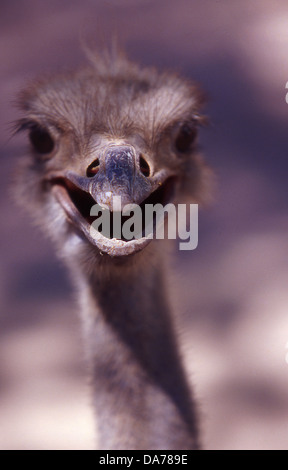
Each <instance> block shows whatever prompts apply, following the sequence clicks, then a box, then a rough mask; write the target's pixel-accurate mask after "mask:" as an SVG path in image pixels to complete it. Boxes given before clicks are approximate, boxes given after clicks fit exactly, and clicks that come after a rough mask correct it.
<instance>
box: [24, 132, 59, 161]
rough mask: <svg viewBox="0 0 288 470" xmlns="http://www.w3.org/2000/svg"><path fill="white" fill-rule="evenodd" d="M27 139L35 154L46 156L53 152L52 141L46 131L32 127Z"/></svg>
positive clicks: (53, 144)
mask: <svg viewBox="0 0 288 470" xmlns="http://www.w3.org/2000/svg"><path fill="white" fill-rule="evenodd" d="M29 139H30V142H31V144H32V146H33V148H34V150H35V151H36V152H37V153H40V154H41V155H46V154H49V153H51V152H52V151H53V150H54V146H55V143H54V140H53V139H52V137H51V135H50V134H49V132H48V131H47V130H46V129H43V128H41V127H38V126H33V127H31V129H30V132H29Z"/></svg>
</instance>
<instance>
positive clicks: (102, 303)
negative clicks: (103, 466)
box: [82, 261, 197, 449]
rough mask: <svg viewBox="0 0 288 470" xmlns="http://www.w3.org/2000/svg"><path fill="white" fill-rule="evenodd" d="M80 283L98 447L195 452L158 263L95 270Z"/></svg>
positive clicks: (185, 389) (190, 410) (186, 391)
mask: <svg viewBox="0 0 288 470" xmlns="http://www.w3.org/2000/svg"><path fill="white" fill-rule="evenodd" d="M85 281H86V282H85V286H86V288H85V290H86V291H85V293H84V296H83V298H82V303H83V309H82V310H83V314H84V325H85V327H86V328H85V330H86V340H87V346H88V352H89V356H90V364H91V368H92V370H91V374H92V378H93V379H92V380H93V382H92V383H93V404H94V408H95V410H96V417H97V423H98V436H99V448H101V449H193V448H196V447H197V442H196V424H195V421H196V419H195V415H194V407H193V404H192V398H191V397H190V392H189V389H188V386H187V383H186V380H185V376H184V373H183V369H182V365H181V362H180V359H179V356H178V350H177V346H176V344H175V339H174V334H173V329H172V325H171V318H170V312H169V308H168V306H167V303H166V295H165V289H164V285H163V284H164V283H163V277H162V273H161V268H160V266H159V264H158V263H157V266H155V265H154V266H153V265H150V264H148V263H147V261H146V263H144V267H143V263H141V265H140V266H137V264H136V263H135V265H133V267H130V268H127V267H125V266H123V267H117V269H116V271H115V270H114V269H111V270H109V271H108V272H105V274H104V273H103V272H102V273H101V270H99V269H98V270H95V272H93V273H92V274H90V275H89V277H88V279H87V278H86V280H85ZM87 281H88V283H87Z"/></svg>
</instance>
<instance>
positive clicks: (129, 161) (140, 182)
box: [48, 145, 175, 256]
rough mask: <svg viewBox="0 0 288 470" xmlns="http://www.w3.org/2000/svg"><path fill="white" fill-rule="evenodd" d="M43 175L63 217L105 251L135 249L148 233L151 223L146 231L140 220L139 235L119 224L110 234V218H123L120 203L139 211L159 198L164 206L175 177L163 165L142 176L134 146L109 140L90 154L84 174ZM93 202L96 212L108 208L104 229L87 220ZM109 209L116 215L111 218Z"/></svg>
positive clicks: (146, 241)
mask: <svg viewBox="0 0 288 470" xmlns="http://www.w3.org/2000/svg"><path fill="white" fill-rule="evenodd" d="M95 162H96V163H95ZM89 168H90V170H89ZM91 168H92V170H93V171H92V170H91ZM48 179H49V183H50V184H51V185H52V191H53V194H54V196H55V197H56V199H57V201H58V202H59V204H60V205H61V206H62V208H63V209H64V211H65V213H66V216H67V218H68V220H69V221H70V222H71V223H72V224H73V225H74V227H75V228H76V229H77V230H80V231H81V232H82V233H83V234H84V235H85V237H86V238H87V240H88V241H89V242H90V243H91V244H92V245H94V246H96V247H97V248H98V249H99V250H100V252H102V253H107V254H108V255H110V256H127V255H130V254H133V253H136V252H138V251H140V250H142V249H143V248H144V247H145V246H147V245H148V244H149V243H150V242H151V240H152V238H153V233H154V230H155V227H152V230H151V232H150V233H149V234H147V233H146V231H145V227H144V226H143V230H142V233H141V234H140V236H139V237H138V236H137V238H132V239H131V240H127V239H126V238H125V237H123V236H121V227H120V230H119V227H118V230H117V233H118V234H119V233H120V236H119V235H118V236H117V237H115V236H113V234H114V233H115V231H114V230H113V229H114V228H115V227H113V223H115V222H114V221H115V219H117V221H118V223H120V224H123V223H124V222H125V221H127V218H129V217H127V216H125V215H123V209H125V206H126V207H127V205H132V206H131V207H133V206H135V205H137V206H139V207H140V208H141V211H142V213H143V214H144V213H145V205H146V204H153V205H155V204H159V203H160V204H162V205H163V206H165V205H166V204H167V203H168V202H169V201H170V200H171V198H172V196H173V192H174V186H175V177H173V175H172V174H170V173H169V172H167V171H164V170H162V171H159V172H157V173H156V174H154V175H153V176H152V175H151V176H150V175H149V176H147V172H144V171H143V169H142V168H141V160H140V159H139V158H137V154H136V151H135V149H134V147H132V146H130V145H129V146H128V145H125V146H124V145H123V146H116V145H110V146H109V147H108V148H107V149H106V150H105V152H103V154H102V155H101V157H100V158H99V160H98V159H97V160H94V166H91V165H90V167H88V169H87V174H86V175H85V176H81V175H79V174H77V173H74V172H72V171H66V172H61V173H59V172H57V173H53V174H50V175H49V178H48ZM95 205H96V207H98V209H99V211H98V212H101V208H102V209H103V208H104V209H103V210H106V211H109V214H110V217H109V219H110V221H111V224H112V227H110V228H111V230H110V232H109V233H107V231H103V229H102V230H99V229H95V228H94V227H93V222H95V221H96V220H97V218H98V217H99V215H97V216H95V215H93V214H95V213H97V211H96V212H95V210H94V208H95ZM92 208H93V209H92ZM115 213H117V215H118V217H115V218H114V216H115V215H116V214H115ZM106 220H107V219H106ZM144 224H145V220H144V218H143V225H144Z"/></svg>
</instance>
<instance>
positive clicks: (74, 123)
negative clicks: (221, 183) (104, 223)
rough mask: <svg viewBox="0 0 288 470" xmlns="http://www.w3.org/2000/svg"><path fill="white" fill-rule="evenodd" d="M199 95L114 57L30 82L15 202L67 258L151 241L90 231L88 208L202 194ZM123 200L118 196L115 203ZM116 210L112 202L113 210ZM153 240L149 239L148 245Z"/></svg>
mask: <svg viewBox="0 0 288 470" xmlns="http://www.w3.org/2000/svg"><path fill="white" fill-rule="evenodd" d="M201 103H202V98H201V94H200V93H199V91H198V89H197V87H196V86H195V85H194V84H193V83H189V82H188V81H186V80H184V79H182V78H180V77H178V76H176V75H174V74H168V73H159V72H157V71H156V70H154V69H152V68H143V69H141V68H139V67H138V66H136V65H134V64H132V63H130V62H128V61H127V60H126V59H124V58H121V57H119V58H118V59H117V60H113V61H112V60H110V61H109V60H104V59H102V60H101V59H99V58H97V61H96V60H95V63H93V64H92V65H90V66H89V67H87V68H85V69H81V70H78V71H76V72H73V73H69V74H62V75H57V76H52V77H45V78H42V79H40V80H38V81H37V82H33V83H32V84H31V85H30V86H28V87H27V88H26V89H25V90H23V91H22V93H21V94H20V97H19V104H20V108H21V110H22V113H23V117H22V118H21V119H20V121H19V122H18V129H19V130H26V131H27V133H28V136H29V143H30V146H29V152H28V155H27V157H26V160H25V159H23V161H22V162H21V164H20V165H19V172H18V176H17V182H16V184H15V187H17V188H18V200H19V199H20V201H21V202H22V203H23V204H24V205H25V206H26V208H28V209H29V210H30V212H31V213H32V214H33V217H34V219H35V220H36V221H37V222H38V223H40V225H41V226H42V227H44V229H45V231H46V232H48V234H49V235H50V236H51V237H52V238H53V239H54V240H56V242H57V244H58V247H59V251H60V249H61V251H62V252H63V250H64V253H65V254H66V255H67V256H68V257H69V256H70V257H71V254H72V256H73V248H74V249H75V251H74V254H75V253H76V250H78V251H77V252H79V249H80V250H82V253H83V250H84V251H85V253H86V255H87V256H86V258H89V259H95V257H96V258H98V259H101V260H102V262H103V260H105V259H109V260H110V261H111V259H113V260H117V259H118V260H119V259H120V258H122V259H124V258H126V259H128V258H131V255H133V254H135V253H136V252H141V251H142V250H143V249H144V248H145V246H146V245H147V244H149V243H150V241H151V239H147V238H145V237H142V238H138V239H134V240H130V241H127V240H125V239H121V238H119V239H116V238H110V237H109V236H106V235H103V234H100V236H99V237H96V238H93V237H92V236H91V230H90V228H91V224H92V222H93V218H92V217H91V208H92V206H93V205H95V204H96V203H97V204H99V205H100V206H105V207H106V208H108V209H109V210H110V211H111V212H112V211H113V205H112V200H113V198H114V197H115V196H117V197H121V204H120V207H118V209H117V210H121V209H122V208H123V205H126V204H137V205H140V206H141V207H143V206H144V205H145V204H146V203H148V202H149V203H153V204H156V203H161V204H162V205H165V204H167V203H168V202H176V201H178V202H181V197H183V196H184V195H185V196H186V195H187V194H189V195H190V197H191V201H194V202H197V201H198V200H199V197H200V195H201V191H202V186H203V184H202V183H203V180H204V175H205V167H204V165H203V163H202V161H201V158H200V157H199V155H198V152H197V129H198V126H199V124H200V123H201V122H202V118H201V116H200V114H199V110H200V108H201ZM119 200H120V199H119ZM114 210H115V208H114ZM152 243H154V242H152Z"/></svg>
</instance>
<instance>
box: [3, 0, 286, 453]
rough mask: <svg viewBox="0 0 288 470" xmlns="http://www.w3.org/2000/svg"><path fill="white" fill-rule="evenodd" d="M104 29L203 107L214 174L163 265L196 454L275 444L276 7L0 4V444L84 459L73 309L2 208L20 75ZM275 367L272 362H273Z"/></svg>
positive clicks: (280, 258)
mask: <svg viewBox="0 0 288 470" xmlns="http://www.w3.org/2000/svg"><path fill="white" fill-rule="evenodd" d="M114 31H117V32H118V36H119V37H120V39H121V41H122V42H123V43H124V44H125V45H126V49H127V51H128V54H129V55H130V57H131V58H134V59H135V60H137V61H140V62H142V63H143V64H153V65H157V66H158V67H167V68H170V69H176V70H179V71H181V72H182V73H184V74H185V75H187V76H188V77H192V78H194V79H196V80H197V81H199V82H200V83H201V84H202V86H203V88H204V89H205V90H206V91H207V93H208V95H209V96H210V101H209V103H208V106H207V114H208V115H209V116H210V117H211V126H210V127H209V128H208V129H206V130H203V131H202V134H201V142H202V145H203V149H204V151H205V155H206V159H207V161H208V162H209V164H210V165H211V166H212V167H213V168H214V169H215V173H216V175H217V191H216V201H215V203H214V204H213V205H212V206H211V207H210V208H209V209H206V210H205V211H203V212H202V213H201V215H200V233H199V246H198V248H197V249H196V250H195V251H192V252H189V253H187V252H179V251H178V250H177V245H176V244H175V254H174V256H173V258H172V260H171V267H172V273H173V274H172V276H171V279H170V285H171V291H172V293H173V301H174V304H175V311H177V312H179V324H180V328H181V331H182V333H181V336H180V339H181V344H182V347H183V354H184V356H185V363H186V365H187V370H188V373H189V376H190V377H191V383H192V382H193V384H195V387H196V392H197V396H198V399H199V402H200V403H201V413H202V431H203V441H204V445H205V448H207V449H287V448H288V364H287V362H286V356H288V307H287V306H288V289H287V279H288V261H287V260H288V257H287V245H288V243H287V228H288V219H287V206H288V198H287V168H288V164H287V160H288V159H287V155H288V152H287V150H288V145H287V118H288V105H287V103H286V101H285V95H286V91H288V90H285V85H286V82H287V81H288V59H287V57H288V5H287V2H286V1H285V0H281V1H280V0H278V1H275V0H271V1H270V0H254V1H253V2H251V1H248V0H242V1H241V2H240V1H238V2H227V1H224V0H219V1H213V0H195V1H190V0H177V1H176V0H174V1H173V0H165V1H164V0H156V1H152V0H151V1H150V0H142V1H140V0H138V1H133V2H132V1H128V0H125V1H121V0H119V1H116V0H106V1H105V0H102V1H100V0H98V1H97V0H94V1H92V0H90V1H88V0H84V1H83V0H82V1H81V2H80V1H78V0H70V1H69V2H68V1H64V0H63V1H61V2H57V1H55V0H54V1H53V0H52V1H50V2H39V1H36V0H20V1H18V0H17V1H16V0H10V1H9V2H8V1H7V0H6V1H5V0H2V1H1V6H0V44H1V50H0V60H1V71H2V73H1V76H0V87H1V108H0V121H1V126H0V129H1V130H0V132H1V134H0V138H1V157H2V158H1V164H2V171H1V173H0V191H1V199H0V209H1V211H0V214H1V231H0V238H1V258H0V259H1V262H0V324H1V329H0V416H1V420H0V449H91V448H93V447H94V441H95V432H94V424H93V417H92V412H91V408H90V396H89V390H88V387H87V379H86V371H85V363H84V359H83V352H82V339H81V335H80V329H79V323H78V317H77V308H76V304H75V301H74V297H73V293H72V289H71V287H70V283H69V280H68V277H67V275H66V272H65V270H64V268H63V267H62V265H61V264H60V262H58V261H57V259H56V257H55V255H54V250H53V247H52V246H51V245H50V242H48V241H47V240H45V239H44V238H43V237H42V234H41V233H39V232H38V230H36V229H35V228H33V227H32V226H31V225H30V221H29V220H28V219H27V218H26V216H25V215H23V214H22V213H21V212H19V210H18V208H17V207H15V206H14V205H13V202H12V200H11V198H10V196H9V187H10V192H11V191H13V187H12V186H11V183H9V181H10V180H11V177H12V175H13V169H14V168H15V167H16V165H17V158H21V152H23V143H24V140H23V137H17V138H14V139H9V128H10V123H11V122H12V121H13V120H14V119H15V118H16V117H19V115H18V114H17V111H16V109H15V108H14V107H13V106H12V102H13V100H14V98H15V94H16V93H17V92H18V90H19V89H20V88H21V87H22V86H23V84H25V82H26V80H27V79H29V78H31V77H33V76H35V75H37V74H39V73H43V72H46V71H50V72H53V71H56V70H59V69H63V68H67V67H71V66H74V65H78V64H79V63H84V62H85V58H84V55H83V52H82V50H81V42H83V41H85V42H88V43H90V42H92V43H93V44H96V45H97V44H103V43H105V41H109V40H110V38H111V36H112V35H113V32H114ZM287 359H288V358H287Z"/></svg>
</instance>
